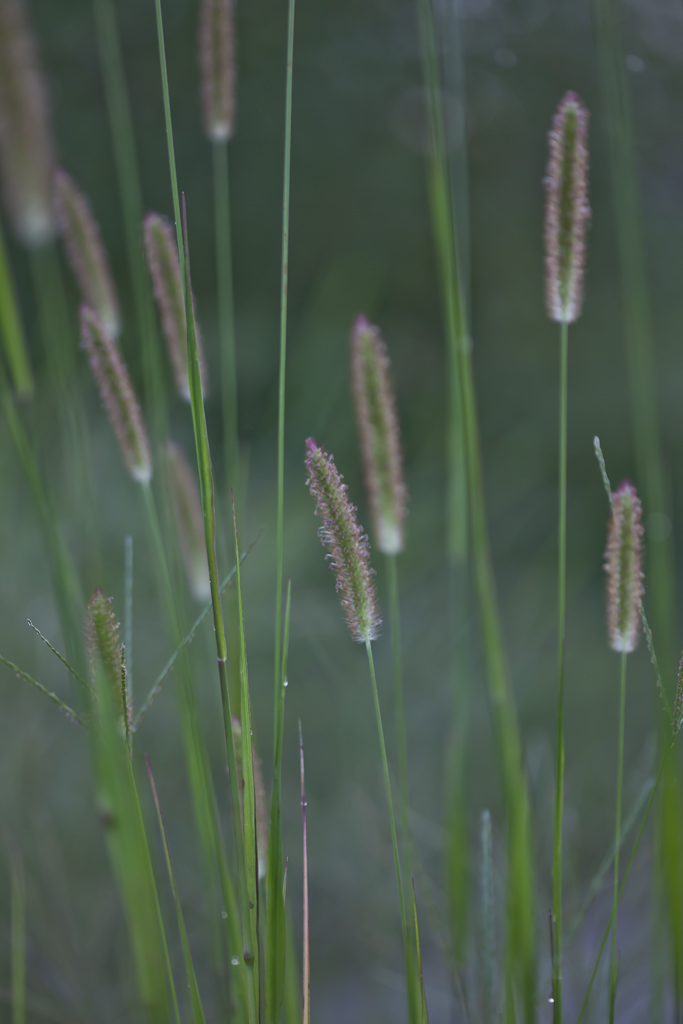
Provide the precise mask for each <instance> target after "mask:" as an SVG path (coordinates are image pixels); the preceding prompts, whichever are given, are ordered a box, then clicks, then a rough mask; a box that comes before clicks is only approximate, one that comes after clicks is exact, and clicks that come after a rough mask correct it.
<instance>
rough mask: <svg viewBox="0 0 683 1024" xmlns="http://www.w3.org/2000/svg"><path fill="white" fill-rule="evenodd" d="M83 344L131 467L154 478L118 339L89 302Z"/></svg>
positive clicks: (138, 476) (142, 477)
mask: <svg viewBox="0 0 683 1024" xmlns="http://www.w3.org/2000/svg"><path fill="white" fill-rule="evenodd" d="M81 345H82V347H83V348H84V349H85V351H86V353H87V356H88V361H89V363H90V369H91V370H92V372H93V376H94V378H95V381H96V382H97V387H98V389H99V392H100V398H101V399H102V405H103V406H104V407H105V409H106V410H107V413H108V415H109V419H110V420H111V424H112V426H113V428H114V433H115V434H116V437H117V440H118V442H119V447H120V448H121V453H122V455H123V460H124V462H125V464H126V466H127V468H128V471H129V473H130V474H131V476H132V477H133V479H134V480H137V481H139V482H140V483H147V482H148V481H149V480H151V478H152V456H151V454H150V450H149V441H148V439H147V432H146V430H145V425H144V422H143V419H142V412H141V411H140V404H139V402H138V400H137V398H136V396H135V392H134V391H133V388H132V386H131V383H130V379H129V377H128V370H127V369H126V364H125V363H124V361H123V359H122V357H121V353H120V352H119V350H118V347H117V345H116V342H115V341H114V339H113V338H112V337H111V336H110V334H109V333H108V331H107V330H106V329H105V328H104V326H103V324H102V321H101V320H100V319H99V317H98V316H97V314H96V313H94V312H93V310H92V309H88V307H87V306H82V307H81Z"/></svg>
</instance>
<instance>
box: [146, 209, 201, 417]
mask: <svg viewBox="0 0 683 1024" xmlns="http://www.w3.org/2000/svg"><path fill="white" fill-rule="evenodd" d="M144 230H145V249H146V251H147V265H148V267H149V272H150V275H151V277H152V286H153V288H154V298H155V299H156V301H157V306H158V307H159V314H160V316H161V327H162V330H163V333H164V337H165V339H166V346H167V348H168V357H169V359H170V361H171V366H172V368H173V376H174V378H175V382H176V388H177V389H178V394H179V395H180V397H181V398H182V399H183V401H185V402H189V401H190V381H189V377H188V365H187V321H186V319H185V297H184V293H183V283H182V279H181V276H180V260H179V259H178V246H177V242H176V235H175V232H174V230H173V228H172V227H171V222H170V221H169V220H168V218H167V217H163V216H162V215H161V214H159V213H148V214H147V216H146V217H145V223H144ZM192 308H193V310H194V295H193V296H192ZM195 329H196V334H197V353H198V356H199V372H200V375H201V378H202V391H203V393H204V394H206V391H207V385H208V380H207V373H206V364H205V362H204V353H203V349H202V340H201V336H200V334H199V325H198V324H197V317H196V315H195Z"/></svg>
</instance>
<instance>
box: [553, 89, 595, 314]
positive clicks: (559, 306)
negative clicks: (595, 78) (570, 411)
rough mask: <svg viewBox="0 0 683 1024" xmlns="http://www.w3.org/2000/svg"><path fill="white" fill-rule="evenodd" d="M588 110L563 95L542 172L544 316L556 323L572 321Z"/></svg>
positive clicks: (583, 218) (578, 294)
mask: <svg viewBox="0 0 683 1024" xmlns="http://www.w3.org/2000/svg"><path fill="white" fill-rule="evenodd" d="M588 117H589V115H588V111H587V110H586V108H585V107H584V105H583V103H582V102H581V100H580V99H579V97H578V96H577V95H576V93H574V92H568V93H566V94H565V96H563V98H562V100H561V101H560V105H559V106H558V108H557V112H556V114H555V116H554V118H553V122H552V126H551V129H550V132H549V135H548V141H549V143H550V159H549V161H548V169H547V172H546V178H545V186H546V190H547V199H546V213H545V280H546V307H547V311H548V316H549V317H550V318H551V319H552V320H557V321H558V322H560V323H567V324H569V323H572V322H573V321H574V320H576V319H578V317H579V316H580V314H581V307H582V305H583V276H584V262H585V251H586V241H585V238H586V227H587V223H588V220H589V219H590V207H589V205H588V149H587V147H586V139H587V134H588Z"/></svg>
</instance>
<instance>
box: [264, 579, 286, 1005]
mask: <svg viewBox="0 0 683 1024" xmlns="http://www.w3.org/2000/svg"><path fill="white" fill-rule="evenodd" d="M291 600H292V584H291V580H290V581H289V583H288V585H287V603H286V605H285V631H284V638H283V645H282V658H281V680H280V690H281V693H280V695H279V696H278V700H277V702H276V704H275V715H276V723H275V725H276V728H275V749H274V752H273V790H272V795H271V804H270V828H269V832H268V873H267V876H266V914H267V921H268V932H267V940H266V943H267V944H266V1021H267V1022H269V1024H275V1022H276V1021H278V1020H279V1018H280V1010H281V1006H282V1000H283V996H284V985H285V969H286V963H285V953H286V942H287V920H286V909H285V894H284V885H283V882H284V875H285V870H286V869H285V864H284V853H283V849H282V746H283V732H284V707H285V691H286V687H287V660H288V653H289V621H290V610H291Z"/></svg>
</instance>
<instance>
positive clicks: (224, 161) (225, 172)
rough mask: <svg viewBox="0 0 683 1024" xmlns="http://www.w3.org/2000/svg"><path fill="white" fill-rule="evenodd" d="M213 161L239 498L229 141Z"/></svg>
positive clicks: (228, 425) (229, 471) (227, 393)
mask: <svg viewBox="0 0 683 1024" xmlns="http://www.w3.org/2000/svg"><path fill="white" fill-rule="evenodd" d="M211 157H212V161H213V204H214V215H215V234H216V278H217V281H218V327H219V332H220V339H221V343H220V352H221V388H222V394H221V401H222V406H223V409H222V413H223V446H224V449H225V452H224V456H225V486H226V489H229V488H230V487H232V488H233V490H234V491H235V492H236V493H237V494H239V491H240V487H239V481H238V472H239V461H238V458H239V456H238V452H239V449H238V440H237V437H238V434H237V424H238V414H237V367H236V357H235V301H234V287H233V272H232V239H231V226H230V183H229V165H228V140H227V139H222V140H219V141H214V142H212V144H211Z"/></svg>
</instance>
